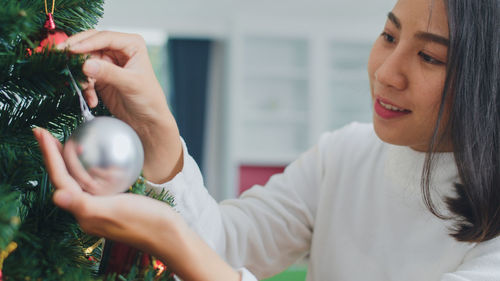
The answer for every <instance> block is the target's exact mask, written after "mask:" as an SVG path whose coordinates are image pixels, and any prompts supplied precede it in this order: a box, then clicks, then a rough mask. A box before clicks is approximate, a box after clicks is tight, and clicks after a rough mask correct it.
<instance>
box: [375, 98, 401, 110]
mask: <svg viewBox="0 0 500 281" xmlns="http://www.w3.org/2000/svg"><path fill="white" fill-rule="evenodd" d="M378 102H379V103H380V105H381V106H382V107H383V108H385V109H389V110H393V111H401V112H403V111H405V110H404V109H401V108H398V107H395V106H392V105H390V104H386V103H383V102H382V101H380V100H379V101H378Z"/></svg>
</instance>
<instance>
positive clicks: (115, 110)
mask: <svg viewBox="0 0 500 281" xmlns="http://www.w3.org/2000/svg"><path fill="white" fill-rule="evenodd" d="M58 48H60V49H61V48H69V50H70V51H71V52H73V53H78V54H90V56H91V57H90V59H88V60H87V61H86V62H85V64H84V65H83V72H84V73H85V75H87V76H88V77H90V81H89V82H88V83H87V84H86V85H85V89H84V94H85V99H86V100H87V102H88V104H89V106H90V107H95V106H96V105H97V103H98V96H99V98H100V99H101V100H102V101H103V103H104V104H105V105H106V107H107V108H108V109H109V111H110V112H111V113H112V114H113V115H114V116H115V117H117V118H119V119H121V120H123V121H124V122H126V123H127V124H129V125H130V126H131V127H132V128H134V130H135V131H136V132H137V134H138V135H139V137H140V139H141V141H142V143H143V146H144V156H145V159H144V168H143V175H144V177H145V178H147V179H148V180H149V181H152V182H155V183H161V182H165V181H168V180H169V179H171V178H172V177H173V176H175V174H177V173H178V172H179V171H180V170H181V168H182V145H181V141H180V136H179V131H178V128H177V124H176V122H175V120H174V117H173V116H172V114H171V112H170V110H169V108H168V105H167V101H166V98H165V95H164V93H163V90H162V88H161V86H160V84H159V83H158V81H157V79H156V76H155V74H154V71H153V68H152V66H151V62H150V60H149V56H148V53H147V48H146V44H145V42H144V39H142V37H141V36H139V35H134V34H125V33H118V32H109V31H97V30H87V31H84V32H81V33H78V34H76V35H73V36H71V37H70V38H68V39H67V40H66V41H65V42H64V43H62V44H61V45H59V46H58Z"/></svg>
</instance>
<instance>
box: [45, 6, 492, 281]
mask: <svg viewBox="0 0 500 281" xmlns="http://www.w3.org/2000/svg"><path fill="white" fill-rule="evenodd" d="M499 19H500V1H498V0H483V1H470V0H448V1H445V0H399V1H398V2H397V4H396V5H395V7H394V9H393V10H392V11H391V12H390V13H389V15H388V19H387V23H386V25H385V27H384V30H383V32H382V34H381V36H380V37H379V38H378V40H377V41H376V42H375V44H374V46H373V50H372V52H371V55H370V60H369V63H368V72H369V77H370V86H371V94H372V100H373V106H374V117H373V126H372V125H368V124H351V125H349V126H346V127H345V128H342V129H340V130H338V131H335V132H332V133H326V134H325V135H323V136H322V138H321V140H320V141H319V143H318V144H317V145H316V146H315V147H313V148H312V149H311V150H309V151H307V152H305V153H304V154H303V155H302V156H301V157H300V158H299V159H298V160H297V161H295V162H294V163H292V164H291V165H290V166H289V167H287V169H286V170H285V172H284V173H283V174H280V175H277V176H274V177H273V178H272V179H271V180H270V181H269V182H268V183H267V184H266V187H259V186H256V187H253V188H252V189H251V190H249V191H247V192H246V193H245V194H243V195H242V197H241V198H240V199H237V200H236V199H235V200H228V201H226V202H223V203H222V204H221V205H217V204H216V202H215V201H214V200H213V199H211V198H210V196H209V195H208V194H207V192H206V190H205V189H204V188H203V181H202V178H201V175H200V174H199V171H198V169H197V167H196V164H195V163H194V161H193V160H192V159H191V158H190V157H189V155H188V154H187V150H186V149H185V148H183V147H182V143H181V141H180V138H179V133H178V131H177V128H176V126H175V121H174V120H173V118H172V116H171V115H170V113H169V111H168V109H167V106H166V104H165V102H164V100H163V99H164V98H163V94H162V93H161V90H160V89H159V86H158V83H157V82H156V80H155V79H154V75H153V74H152V71H151V67H150V65H149V62H148V60H147V55H146V51H145V48H144V44H143V43H140V42H138V41H139V40H137V38H135V37H134V36H131V35H123V34H109V33H102V32H97V31H88V32H84V33H81V34H78V35H75V36H73V37H72V38H70V39H69V40H68V41H67V43H66V46H67V45H69V46H70V49H71V50H72V51H73V52H76V53H92V54H93V55H94V56H96V57H97V58H95V59H91V60H89V61H87V62H86V64H85V65H84V72H85V73H86V74H87V75H88V76H91V77H94V78H95V79H96V83H95V84H94V83H91V84H90V85H89V87H88V89H87V91H86V92H87V100H88V101H89V103H90V104H91V105H95V104H96V103H97V97H96V94H95V89H97V91H99V93H100V95H101V98H102V100H103V101H104V102H105V104H106V105H107V106H108V107H109V108H110V110H111V112H112V113H113V114H114V115H115V116H117V117H119V118H121V119H123V120H125V121H126V122H127V123H129V124H130V125H131V126H132V127H134V128H135V129H136V130H137V131H138V134H139V135H140V136H141V139H142V141H143V143H144V146H145V153H146V163H145V166H144V176H145V177H146V178H147V179H148V180H149V182H150V183H149V184H150V186H151V188H154V189H163V188H166V189H168V190H170V191H171V192H172V193H173V195H174V196H175V198H176V202H177V206H178V209H179V211H180V214H181V215H182V216H183V217H184V219H185V220H186V221H187V223H188V224H189V227H188V226H187V225H186V224H185V223H184V222H183V220H182V219H180V218H179V216H178V215H177V214H175V212H173V211H172V210H170V209H169V208H168V207H165V206H164V205H163V204H160V203H154V202H153V201H152V200H149V199H148V198H144V197H138V196H133V195H129V194H121V195H116V196H111V197H98V196H92V195H90V194H87V193H85V192H83V191H82V190H81V188H80V187H79V186H78V184H77V183H76V180H75V178H74V177H76V179H77V180H80V179H79V177H78V175H69V174H68V172H67V170H66V168H65V165H64V159H63V157H62V156H61V154H60V152H59V151H60V149H61V146H60V145H59V144H58V143H57V141H56V140H55V139H54V138H53V137H51V136H50V135H49V134H48V133H47V132H46V131H43V130H40V129H38V130H35V135H36V137H37V138H38V139H39V141H40V146H41V148H42V152H43V154H44V157H45V160H46V165H47V168H48V171H49V174H50V176H51V179H52V181H53V183H54V185H55V186H56V187H57V189H58V190H57V191H56V193H55V195H54V202H55V203H56V204H57V205H59V206H61V207H62V208H65V209H67V210H69V211H70V212H72V213H73V214H75V216H76V217H77V219H78V220H79V222H80V223H81V225H82V227H83V228H84V230H86V231H89V232H92V233H95V234H97V235H101V236H105V237H108V238H111V239H115V240H120V241H124V242H127V243H130V244H132V245H135V246H137V247H139V248H141V249H143V250H145V251H149V252H151V253H152V254H154V255H156V256H158V257H160V258H161V259H163V260H164V261H166V262H167V263H168V264H169V265H171V267H172V268H173V269H174V271H176V272H177V273H178V274H179V276H180V277H181V278H183V279H185V280H254V279H253V278H254V277H253V276H252V275H251V274H250V273H249V272H248V271H247V270H245V269H244V268H247V269H248V270H249V271H251V272H252V273H253V274H255V275H256V276H257V277H259V278H261V277H265V276H270V275H272V274H275V273H278V272H279V271H281V270H283V269H284V268H286V267H287V266H288V265H290V264H291V263H293V262H294V261H295V260H296V259H297V258H299V257H301V256H303V255H306V254H307V255H309V262H310V264H309V268H308V277H307V280H447V281H449V280H477V281H479V280H481V281H485V280H500V266H499V265H500V238H497V236H498V234H499V231H500V230H499V229H500V217H499V216H500V190H499V184H500V159H499V156H500V150H499V149H500V148H499V144H500V140H499V132H500V128H499V126H500V122H499V121H500V120H499V102H500V101H499V99H498V97H499V81H500V80H499V77H500V73H499V66H500V42H499V38H500V20H499ZM61 47H65V46H61ZM144 85H147V86H146V88H144ZM58 149H59V151H58ZM156 183H158V184H156ZM82 184H83V185H92V184H93V183H92V182H82ZM128 203H130V204H135V205H136V206H138V208H134V210H133V212H132V211H131V210H127V209H126V206H127V204H128ZM158 221H160V222H162V223H161V224H159V223H158ZM123 230H126V231H123ZM192 230H194V231H195V232H197V233H198V234H199V235H201V236H202V237H203V239H204V240H205V241H206V242H207V243H208V244H210V245H211V247H212V248H214V249H215V250H216V251H217V253H218V254H219V255H221V256H223V257H224V259H225V260H227V262H228V263H229V264H230V265H231V266H229V265H228V264H226V263H225V262H223V261H222V260H221V259H220V258H218V257H217V255H215V253H214V252H212V251H211V250H210V248H208V247H207V246H206V245H205V244H204V243H203V242H202V241H201V240H200V239H199V238H197V236H196V235H195V234H194V233H193V232H192ZM164 245H168V247H165V246H164ZM186 263H188V264H186ZM231 267H232V268H242V267H244V268H243V269H240V270H239V271H235V270H233V269H232V268H231ZM238 273H239V274H238Z"/></svg>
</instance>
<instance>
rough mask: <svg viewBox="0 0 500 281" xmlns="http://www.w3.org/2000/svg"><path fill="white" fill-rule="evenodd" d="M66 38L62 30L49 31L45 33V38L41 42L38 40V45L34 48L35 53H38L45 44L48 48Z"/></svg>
mask: <svg viewBox="0 0 500 281" xmlns="http://www.w3.org/2000/svg"><path fill="white" fill-rule="evenodd" d="M66 39H68V35H66V33H64V32H62V31H54V32H49V33H48V34H47V38H45V39H43V40H42V42H40V46H38V47H36V48H35V53H40V52H41V51H42V50H43V49H44V48H45V46H47V47H48V48H49V49H50V48H52V47H53V46H55V45H57V44H59V43H62V42H64V41H66Z"/></svg>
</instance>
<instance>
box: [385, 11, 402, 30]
mask: <svg viewBox="0 0 500 281" xmlns="http://www.w3.org/2000/svg"><path fill="white" fill-rule="evenodd" d="M387 18H388V19H389V20H390V21H392V23H393V24H394V25H395V26H396V28H397V29H401V22H400V21H399V19H398V17H396V15H395V14H393V13H392V12H389V13H388V14H387Z"/></svg>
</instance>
